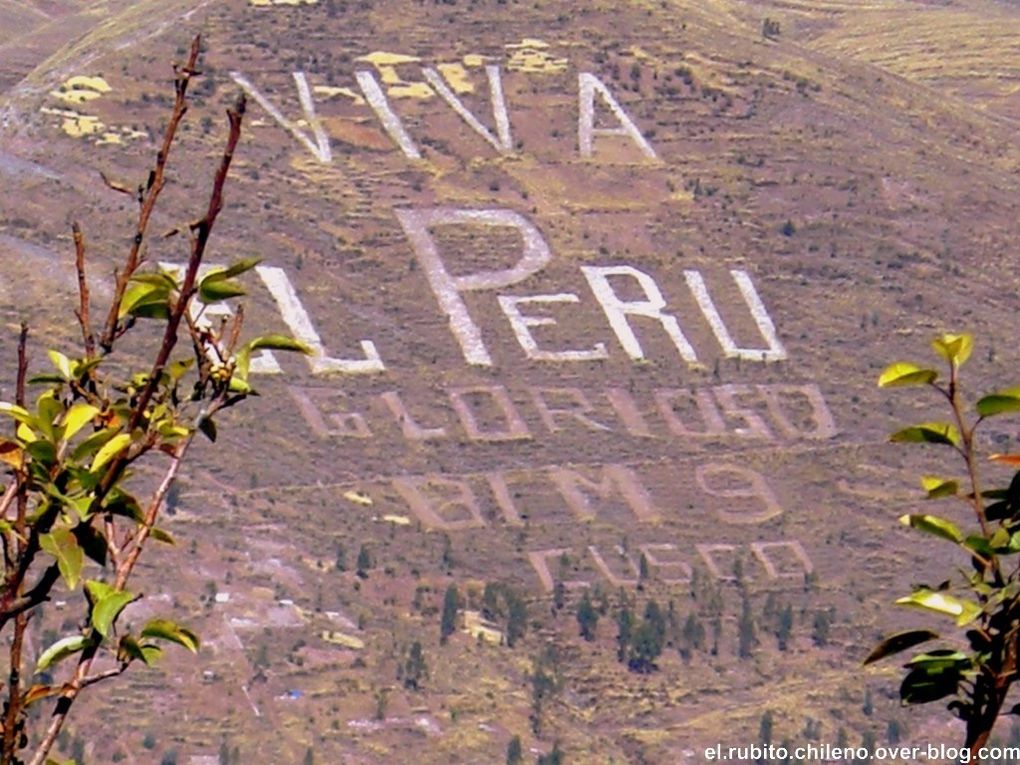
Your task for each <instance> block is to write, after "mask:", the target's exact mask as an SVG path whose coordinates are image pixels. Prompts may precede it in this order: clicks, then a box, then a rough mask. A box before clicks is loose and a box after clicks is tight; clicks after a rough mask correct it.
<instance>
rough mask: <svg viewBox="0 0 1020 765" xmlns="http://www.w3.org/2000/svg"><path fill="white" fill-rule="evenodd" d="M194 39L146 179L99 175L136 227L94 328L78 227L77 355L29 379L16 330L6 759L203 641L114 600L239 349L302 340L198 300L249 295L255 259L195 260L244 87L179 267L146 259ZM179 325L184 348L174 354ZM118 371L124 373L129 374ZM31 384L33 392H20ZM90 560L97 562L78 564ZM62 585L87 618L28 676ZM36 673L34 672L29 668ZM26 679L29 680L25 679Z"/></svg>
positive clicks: (46, 755) (182, 108)
mask: <svg viewBox="0 0 1020 765" xmlns="http://www.w3.org/2000/svg"><path fill="white" fill-rule="evenodd" d="M199 50H200V41H199V38H197V37H196V38H195V39H194V41H193V43H192V45H191V50H190V54H189V56H188V60H187V62H186V63H185V64H183V65H180V66H175V67H174V71H175V81H174V82H175V93H176V97H175V101H174V106H173V111H172V113H171V117H170V120H169V123H168V125H167V128H166V133H165V135H164V137H163V141H162V144H161V147H160V149H159V152H158V153H157V155H156V160H155V163H154V165H153V167H152V169H151V170H150V171H149V174H148V177H147V180H146V181H145V183H143V184H141V185H139V186H138V188H137V190H136V191H132V190H130V189H128V188H126V187H124V186H122V185H119V184H115V183H113V182H111V181H109V180H108V179H106V178H105V176H104V181H106V183H107V185H108V186H109V187H110V188H112V189H114V190H116V191H120V192H124V193H128V194H131V195H132V196H134V197H135V198H136V199H137V202H138V206H139V211H138V218H137V222H136V225H135V235H134V238H133V239H132V243H131V245H130V247H129V249H128V252H127V255H126V256H125V258H124V261H123V262H122V264H121V265H120V267H119V268H118V269H117V270H116V271H115V277H114V279H115V285H114V291H113V292H114V294H113V299H112V301H111V303H110V305H109V307H108V310H106V312H105V316H106V319H105V321H104V322H103V325H102V329H101V331H100V332H99V334H98V335H97V334H96V333H95V331H94V329H93V327H92V305H91V296H90V293H89V288H88V281H87V274H86V264H87V260H88V258H87V254H88V248H87V243H86V239H85V234H84V232H83V229H82V227H81V226H79V225H78V224H77V223H75V224H74V225H73V227H72V233H73V240H74V247H75V269H76V272H77V277H78V307H77V308H76V309H75V315H76V317H77V321H78V324H79V326H80V328H81V335H82V339H81V346H80V349H79V350H78V351H77V352H75V353H72V354H71V355H65V354H64V353H63V352H61V351H59V350H56V349H51V350H49V351H48V352H47V356H48V357H49V360H50V363H51V366H52V369H51V370H50V371H47V372H44V373H41V374H36V375H35V376H33V377H29V376H28V329H27V327H22V331H21V335H20V338H19V343H18V377H17V385H16V393H15V400H14V401H13V402H0V417H6V418H8V419H9V420H10V421H11V425H12V432H11V435H10V436H0V462H2V463H3V467H4V468H5V470H6V472H7V474H8V477H9V482H8V483H7V484H6V488H4V489H3V493H2V495H0V546H2V552H3V563H4V571H3V579H2V581H0V632H2V631H3V630H5V629H8V628H11V632H12V634H11V637H10V644H9V657H10V672H9V676H8V681H7V684H6V688H5V695H6V698H5V703H4V708H3V714H2V720H0V733H2V738H0V765H23V763H25V762H26V760H24V759H22V754H23V750H25V749H26V748H27V747H29V744H30V742H32V743H31V751H30V754H29V756H28V759H27V763H28V765H49V764H51V763H54V762H55V761H54V760H52V759H51V758H50V753H51V751H52V749H53V747H54V744H55V742H56V739H57V736H58V735H59V733H60V731H61V729H62V727H63V725H64V723H65V721H66V720H67V717H68V714H69V712H70V710H71V708H72V706H73V704H74V702H75V701H76V700H77V699H78V697H79V696H80V694H81V693H82V692H83V691H84V690H85V689H86V688H89V687H91V686H93V685H96V684H99V683H102V682H105V681H107V680H111V679H112V678H115V677H117V676H119V675H120V674H122V673H123V672H124V671H126V670H127V669H128V668H129V667H130V666H131V665H132V664H134V663H136V662H141V663H142V664H146V665H148V664H151V663H152V662H154V661H155V660H157V659H158V658H159V656H160V654H161V653H162V650H163V645H165V644H166V643H175V644H178V645H180V646H183V647H184V648H186V649H188V650H190V651H197V650H198V649H199V645H200V643H199V638H198V636H197V635H196V634H195V633H194V632H192V631H191V630H189V629H188V628H186V627H184V626H181V625H179V624H177V623H176V622H174V621H172V620H170V619H164V618H160V619H153V620H150V621H149V622H147V623H146V624H145V625H144V626H143V627H142V628H141V630H140V631H138V632H137V633H134V634H133V633H132V632H129V631H126V630H120V629H118V627H117V622H118V619H119V617H120V616H121V615H122V613H123V612H124V609H125V608H127V607H128V605H130V604H131V603H133V602H135V601H136V600H138V599H139V598H140V597H141V595H140V594H137V593H134V592H132V591H131V590H130V589H128V585H129V583H130V579H131V575H132V573H133V572H134V569H135V566H136V565H137V563H138V560H139V558H140V556H141V555H142V552H143V551H144V550H145V548H146V547H147V544H148V542H149V540H156V541H162V542H170V543H172V542H173V539H172V537H171V536H170V535H169V534H168V533H167V532H166V531H164V530H163V529H162V528H160V526H159V525H158V523H159V520H160V512H161V509H162V507H163V504H164V501H165V498H166V496H167V493H168V492H169V490H170V487H171V486H172V485H173V482H174V480H175V479H176V478H177V475H178V472H179V471H180V468H181V465H182V463H183V461H184V459H185V457H186V455H187V453H188V450H189V448H190V447H191V445H192V443H193V442H194V439H195V437H196V435H197V434H198V433H202V434H203V435H205V436H206V437H208V438H209V439H211V440H215V439H216V425H215V422H216V420H215V418H216V416H217V415H218V414H219V413H220V412H222V411H223V410H225V409H228V408H230V407H232V406H234V405H236V404H238V403H240V402H241V401H243V400H244V399H246V398H247V397H248V396H251V395H257V394H256V391H255V390H254V389H253V388H252V387H251V385H250V384H249V382H248V366H249V359H250V356H251V353H252V351H253V350H255V349H257V348H273V349H277V350H290V351H300V352H306V353H307V352H308V349H307V348H306V347H305V346H304V345H302V344H301V343H299V342H297V341H295V340H293V339H291V338H289V337H282V336H277V335H269V336H263V337H257V338H254V339H251V340H248V341H247V342H242V341H241V330H242V323H243V316H244V314H243V311H241V310H240V309H238V310H237V311H236V312H235V313H234V314H233V318H232V319H231V320H224V321H222V322H221V323H220V324H219V325H218V326H214V325H213V324H212V323H210V322H209V321H208V319H207V318H206V317H205V315H204V303H208V302H214V301H219V300H226V299H229V298H234V297H238V296H240V295H243V294H244V293H245V290H244V288H243V287H242V286H241V283H240V281H239V280H238V277H241V276H242V275H243V274H244V273H245V272H247V271H249V270H251V269H252V268H253V267H254V266H255V265H256V264H257V262H258V261H257V260H254V259H246V260H241V261H238V262H236V263H234V264H232V265H230V266H228V267H225V268H222V267H221V268H207V269H203V260H204V257H205V253H206V248H207V246H208V242H209V237H210V235H211V233H212V231H213V227H214V225H215V223H216V220H217V217H218V216H219V214H220V212H221V211H222V209H223V190H224V187H225V185H226V180H227V176H228V173H229V170H230V165H231V162H232V159H233V156H234V152H235V150H236V148H237V144H238V141H239V139H240V136H241V125H242V121H243V117H244V111H245V101H244V97H243V96H241V97H239V98H238V100H237V101H236V102H235V103H234V105H233V106H232V107H231V108H230V109H228V110H227V120H228V127H229V130H228V136H227V140H226V144H225V147H224V150H223V153H222V156H221V158H220V161H219V165H218V166H217V168H216V171H215V175H214V178H213V181H212V186H211V190H210V193H209V197H208V202H207V205H206V208H205V212H204V214H203V215H202V217H201V218H199V219H198V220H196V221H195V222H193V223H191V224H190V225H189V226H188V227H187V229H186V233H187V235H188V241H189V250H188V259H187V263H186V265H185V266H184V268H183V271H182V272H181V273H176V272H169V271H165V270H159V269H153V268H147V266H148V264H147V262H146V249H145V243H146V237H147V232H148V227H149V221H150V218H151V216H152V214H153V211H154V210H155V209H156V205H157V202H158V200H159V197H160V192H161V191H162V190H163V188H164V187H165V185H166V176H165V171H166V168H167V163H168V159H169V156H170V150H171V148H172V147H173V144H174V141H175V139H176V136H177V130H178V127H179V125H180V123H181V120H182V119H183V117H184V115H185V113H186V112H187V91H188V86H189V84H190V82H191V80H192V79H193V78H194V77H196V76H198V75H199V74H200V73H199V72H198V69H197V62H198V57H199ZM138 321H149V322H156V323H161V324H162V333H161V337H160V340H159V343H158V345H157V346H155V347H154V353H153V355H152V356H151V357H150V360H148V361H146V360H144V359H143V360H142V361H138V359H137V358H133V357H127V358H124V357H119V358H117V363H116V364H113V363H110V362H111V359H112V358H114V357H115V355H116V351H117V350H118V348H119V346H120V341H121V338H123V337H124V336H125V335H127V334H128V333H129V332H130V331H131V330H132V329H133V328H134V327H135V326H136V324H137V322H138ZM181 335H184V336H186V337H187V338H188V340H190V343H189V346H190V347H189V348H188V349H187V350H186V351H184V352H178V351H177V346H178V340H179V339H180V336H181ZM125 368H127V370H128V371H123V370H124V369H125ZM30 386H32V389H33V390H41V392H39V393H38V395H36V396H35V399H34V402H33V403H31V404H30V403H29V397H28V395H27V393H28V390H29V388H30ZM143 462H144V463H146V464H154V465H158V466H159V467H158V470H159V474H160V475H161V478H160V480H159V481H158V484H157V485H156V488H155V489H152V490H151V491H148V492H145V493H143V494H137V493H135V492H134V491H133V490H132V488H131V486H130V485H129V483H130V471H129V468H131V467H132V466H135V465H138V464H141V463H143ZM86 560H90V561H92V562H93V563H94V564H97V566H98V574H93V573H92V571H91V569H90V570H86ZM58 582H62V583H63V586H64V587H65V588H66V589H67V590H69V591H72V592H75V591H80V592H81V594H82V601H83V602H82V605H83V608H84V612H85V613H84V617H85V618H84V621H83V626H82V628H81V629H80V630H79V631H78V632H76V633H74V634H70V635H65V636H63V637H61V638H59V639H58V640H57V641H56V642H54V643H53V644H52V645H50V646H48V647H46V648H45V649H44V650H43V651H42V652H41V654H40V655H39V657H38V659H37V661H36V664H35V667H34V669H33V670H32V671H31V672H29V673H27V674H26V673H25V657H24V656H23V652H24V645H25V633H26V630H27V628H28V624H29V620H30V619H31V618H32V616H33V614H34V611H35V609H36V608H37V607H38V606H39V605H41V604H42V603H44V602H45V601H46V600H48V599H49V598H50V595H51V593H52V591H53V588H54V587H56V586H57V583H58ZM72 659H74V662H73V669H72V670H71V671H70V674H69V675H68V676H67V677H66V679H64V680H63V681H62V682H59V683H52V682H45V681H44V680H43V678H44V677H45V676H44V675H42V674H41V673H46V674H47V675H49V674H52V673H53V672H55V671H56V670H57V665H58V664H60V663H61V662H68V663H70V661H69V660H72ZM29 678H31V679H29ZM26 680H27V682H26ZM47 699H51V700H53V712H52V714H51V716H50V718H49V722H48V723H47V724H46V727H45V730H44V731H43V732H42V733H41V734H39V735H37V736H33V735H30V733H29V731H28V730H27V729H26V726H27V719H28V718H27V714H26V713H27V711H28V710H29V709H30V708H31V707H32V705H34V704H37V703H41V702H43V701H45V700H47Z"/></svg>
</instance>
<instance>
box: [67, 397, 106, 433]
mask: <svg viewBox="0 0 1020 765" xmlns="http://www.w3.org/2000/svg"><path fill="white" fill-rule="evenodd" d="M97 414H99V407H97V406H92V404H85V403H82V402H78V403H77V404H75V405H74V406H72V407H71V408H70V409H68V410H67V414H66V415H64V440H65V441H70V440H71V439H72V438H73V437H74V435H75V434H76V433H77V432H78V431H79V430H81V429H82V428H84V427H85V426H86V425H88V424H89V423H90V422H92V420H93V418H95V416H96V415H97Z"/></svg>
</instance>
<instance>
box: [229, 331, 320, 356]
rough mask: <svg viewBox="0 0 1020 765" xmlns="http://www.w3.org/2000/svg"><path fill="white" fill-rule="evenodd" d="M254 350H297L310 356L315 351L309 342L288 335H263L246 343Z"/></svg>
mask: <svg viewBox="0 0 1020 765" xmlns="http://www.w3.org/2000/svg"><path fill="white" fill-rule="evenodd" d="M245 345H246V346H248V347H249V348H251V350H253V351H257V350H259V349H262V348H265V349H266V350H270V351H297V352H298V353H304V354H305V355H308V356H310V355H311V354H312V353H314V351H313V350H312V349H311V347H309V346H308V345H307V344H305V343H302V342H301V341H300V340H295V339H294V338H293V337H287V336H286V335H262V336H260V337H256V338H253V339H251V340H249V341H248V342H247V343H245Z"/></svg>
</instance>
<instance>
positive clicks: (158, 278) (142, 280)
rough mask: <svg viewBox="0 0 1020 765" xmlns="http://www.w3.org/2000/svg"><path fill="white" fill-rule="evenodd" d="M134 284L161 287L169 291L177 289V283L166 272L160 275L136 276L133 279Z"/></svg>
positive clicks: (161, 272)
mask: <svg viewBox="0 0 1020 765" xmlns="http://www.w3.org/2000/svg"><path fill="white" fill-rule="evenodd" d="M131 281H132V282H136V283H137V284H148V285H151V286H153V287H161V288H164V289H167V290H173V289H177V281H176V280H175V279H174V277H173V276H172V275H171V274H169V273H167V272H166V271H160V272H159V273H155V274H153V273H148V274H135V275H134V276H132V277H131Z"/></svg>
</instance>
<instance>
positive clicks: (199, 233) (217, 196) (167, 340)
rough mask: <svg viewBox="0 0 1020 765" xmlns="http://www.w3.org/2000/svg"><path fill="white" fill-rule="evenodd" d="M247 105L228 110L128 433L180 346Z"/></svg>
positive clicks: (240, 103)
mask: <svg viewBox="0 0 1020 765" xmlns="http://www.w3.org/2000/svg"><path fill="white" fill-rule="evenodd" d="M245 103H246V102H245V99H244V95H243V94H241V95H240V96H238V99H237V102H236V103H235V105H234V106H233V108H231V109H228V110H227V118H228V119H229V121H230V134H229V136H228V137H227V145H226V147H225V148H224V150H223V157H222V158H221V159H220V166H219V168H218V169H217V170H216V177H215V178H214V179H213V187H212V193H211V194H210V195H209V204H208V207H207V209H206V213H205V217H203V218H202V219H201V220H200V221H198V223H196V224H194V229H195V238H194V241H193V242H192V247H191V257H190V258H188V267H187V269H186V270H185V272H184V280H183V282H182V283H181V292H180V296H179V297H178V298H177V303H176V305H174V307H173V310H172V311H171V312H170V318H169V319H168V320H167V324H166V329H165V331H164V332H163V343H162V345H161V346H160V349H159V353H158V354H157V355H156V361H155V362H154V363H153V365H152V371H151V372H150V373H149V379H148V381H147V382H146V384H145V387H144V388H143V389H142V392H141V393H140V394H139V396H138V403H137V405H136V406H135V410H134V413H133V415H132V417H131V422H130V424H129V426H128V430H134V429H135V428H136V427H138V425H139V424H140V423H141V420H142V417H143V416H144V414H145V409H146V408H147V407H148V405H149V401H150V400H151V399H152V396H153V394H154V393H155V392H156V388H157V387H159V378H160V376H161V375H162V374H163V370H164V368H165V367H166V363H167V361H168V360H169V358H170V354H171V352H172V351H173V349H174V346H175V345H176V344H177V329H178V327H180V324H181V317H182V316H184V313H185V311H187V310H188V305H189V303H190V301H191V297H192V295H193V294H194V292H195V283H196V281H197V279H198V269H199V267H200V266H201V265H202V257H203V256H204V255H205V248H206V245H207V244H208V242H209V234H211V233H212V228H213V225H214V224H215V223H216V217H217V216H218V215H219V214H220V210H222V209H223V185H224V184H225V183H226V180H227V173H228V172H229V170H230V163H231V161H232V160H233V158H234V150H235V149H236V148H237V142H238V141H239V140H240V138H241V120H242V119H243V118H244V109H245Z"/></svg>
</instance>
